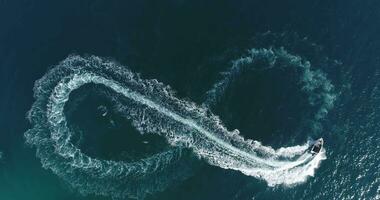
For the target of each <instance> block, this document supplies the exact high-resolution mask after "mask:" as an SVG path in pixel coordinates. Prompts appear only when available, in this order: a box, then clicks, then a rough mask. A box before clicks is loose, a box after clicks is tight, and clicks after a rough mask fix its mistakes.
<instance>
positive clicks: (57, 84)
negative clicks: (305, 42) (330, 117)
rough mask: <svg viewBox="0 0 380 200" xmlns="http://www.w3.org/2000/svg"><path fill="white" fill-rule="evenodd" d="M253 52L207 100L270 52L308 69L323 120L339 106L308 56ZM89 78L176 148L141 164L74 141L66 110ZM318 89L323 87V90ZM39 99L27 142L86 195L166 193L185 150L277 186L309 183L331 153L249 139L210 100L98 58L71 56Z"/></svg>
mask: <svg viewBox="0 0 380 200" xmlns="http://www.w3.org/2000/svg"><path fill="white" fill-rule="evenodd" d="M249 52H250V53H249V54H248V55H247V57H245V58H242V59H241V60H240V61H238V62H235V63H234V65H233V67H232V68H231V71H230V72H233V73H235V74H233V73H230V74H229V75H227V76H226V78H225V79H223V80H221V81H220V82H218V83H216V84H215V86H214V87H213V88H212V89H211V90H210V91H209V92H208V93H207V94H208V100H206V103H205V105H212V104H216V103H217V99H218V96H219V95H221V94H222V93H223V88H225V87H226V85H227V84H228V82H229V81H231V80H232V77H234V76H236V73H239V71H241V70H242V68H241V67H242V66H246V65H250V64H252V63H253V62H255V59H257V58H260V59H262V58H265V59H268V61H270V62H271V63H274V62H286V63H288V64H289V65H294V66H298V67H299V68H300V69H301V70H304V76H303V79H302V80H301V81H302V82H303V83H304V90H306V91H309V92H310V99H309V101H310V102H311V103H313V101H315V99H323V100H324V101H323V102H324V103H323V104H322V106H320V110H319V111H318V112H317V113H316V115H315V118H319V117H322V116H323V115H325V114H326V113H327V111H328V110H329V109H330V108H331V107H332V102H333V100H334V96H333V95H331V89H332V88H331V87H332V85H331V84H330V83H329V82H328V81H327V80H326V78H325V76H323V74H321V73H319V72H318V73H317V72H314V71H312V70H311V69H310V67H308V63H307V62H303V61H302V60H301V59H300V58H299V57H296V56H292V55H290V54H288V53H287V52H286V51H285V50H283V49H282V50H281V49H279V50H271V49H259V50H257V49H252V50H250V51H249ZM260 55H262V56H261V57H260ZM239 62H240V63H239ZM301 66H302V67H301ZM322 82H323V84H321V83H322ZM88 84H93V85H102V86H105V87H107V88H109V89H110V90H112V91H113V93H112V96H111V98H112V99H113V100H114V102H115V107H116V109H117V110H118V111H119V112H120V113H122V115H123V116H124V117H125V118H127V119H129V120H131V121H132V125H133V126H134V127H135V128H136V129H137V130H138V131H139V132H140V133H141V134H159V135H161V136H163V137H165V138H166V140H167V141H168V143H169V144H170V145H171V146H173V148H171V149H170V150H166V151H163V152H160V153H156V154H154V155H152V156H150V157H147V158H144V159H141V160H139V161H133V162H126V161H113V160H103V159H98V158H94V157H90V156H88V155H86V154H85V153H83V151H82V150H81V149H80V148H78V147H77V146H76V145H75V144H74V143H73V142H72V137H73V136H74V135H75V130H73V129H72V128H71V127H70V126H69V125H68V121H67V119H66V116H65V112H64V110H65V106H67V105H66V103H67V102H68V100H69V98H70V94H71V93H72V92H73V91H75V90H77V89H79V88H80V87H82V86H84V85H88ZM321 87H322V91H321V90H320V89H319V88H321ZM317 90H318V91H319V92H320V93H318V94H316V92H317ZM313 94H315V95H314V96H313ZM34 97H35V99H36V101H35V103H34V104H33V106H32V108H31V110H30V111H29V113H28V119H29V121H30V122H31V124H32V125H33V128H31V129H30V130H28V131H27V132H26V133H25V137H26V141H27V143H28V144H31V145H33V146H35V147H36V149H37V156H38V157H39V158H40V159H41V162H42V165H43V166H44V167H45V168H47V169H50V170H52V171H53V172H54V173H55V174H57V175H58V176H60V177H61V178H63V179H64V180H66V181H67V182H68V183H69V184H71V185H72V186H73V187H75V188H77V190H78V191H80V192H81V193H83V194H98V195H105V196H112V197H115V198H123V197H131V198H143V197H144V196H145V195H146V194H149V193H154V192H157V191H161V190H163V189H165V188H167V187H168V186H170V185H171V184H174V183H175V182H177V181H179V180H183V179H185V178H186V177H187V175H186V170H185V169H187V168H186V167H184V166H186V165H190V164H191V163H189V161H187V158H188V156H184V155H185V153H184V151H185V149H190V150H191V152H192V153H193V154H194V155H195V156H196V157H198V158H200V159H202V160H204V161H206V162H207V163H208V164H210V165H214V166H217V167H221V168H224V169H232V170H236V171H240V172H241V173H243V174H245V175H248V176H252V177H255V178H258V179H261V180H264V181H266V182H267V183H268V185H269V186H276V185H286V186H291V185H294V184H299V183H302V182H304V181H305V180H306V179H307V177H309V176H313V175H314V172H315V170H316V169H317V168H318V166H319V164H320V162H321V161H322V160H324V159H325V158H326V155H325V150H322V151H321V152H320V153H319V154H317V155H316V156H311V154H309V153H308V148H309V147H310V142H306V143H305V144H303V145H297V146H292V147H282V148H279V149H273V148H272V147H270V146H264V145H262V144H261V143H260V142H258V141H254V140H250V139H244V138H243V137H242V136H241V135H240V134H239V131H238V130H233V131H230V130H228V129H227V128H226V127H225V126H224V125H223V123H222V121H221V120H220V119H219V117H218V116H216V115H214V114H212V112H211V109H210V108H208V107H207V106H198V105H196V104H195V103H193V102H190V101H185V100H181V99H178V98H177V97H176V96H175V94H174V91H173V90H172V89H171V88H170V87H169V86H166V85H164V84H162V83H160V82H158V81H157V80H145V79H142V78H141V77H140V76H139V75H137V74H135V73H133V72H131V71H129V70H128V69H127V68H126V67H124V66H122V65H119V64H117V63H116V62H113V61H109V60H105V59H102V58H99V57H96V56H90V57H81V56H77V55H72V56H69V57H68V58H66V59H65V60H63V61H62V62H61V63H59V64H58V65H57V66H55V67H54V68H53V69H51V70H50V71H49V72H48V73H47V74H46V75H44V76H43V77H42V78H41V79H40V80H38V81H36V83H35V87H34Z"/></svg>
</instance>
